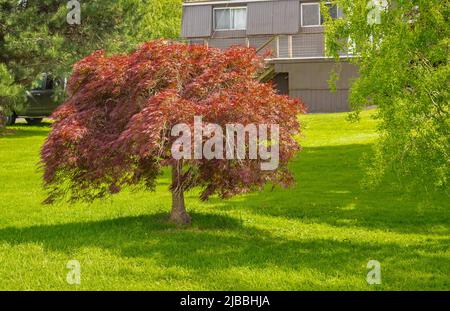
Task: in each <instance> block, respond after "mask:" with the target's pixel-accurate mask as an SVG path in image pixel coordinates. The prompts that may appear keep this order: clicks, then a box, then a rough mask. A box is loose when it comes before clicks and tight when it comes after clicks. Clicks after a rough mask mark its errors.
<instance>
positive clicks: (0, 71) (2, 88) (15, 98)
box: [0, 63, 21, 130]
mask: <svg viewBox="0 0 450 311" xmlns="http://www.w3.org/2000/svg"><path fill="white" fill-rule="evenodd" d="M20 93H21V88H20V87H19V86H18V85H16V84H15V83H14V80H13V78H12V76H11V74H10V73H9V71H8V68H7V67H6V66H5V64H1V63H0V130H1V129H2V127H3V126H4V123H5V117H6V116H7V115H9V113H10V111H11V109H12V107H13V106H14V105H15V104H16V103H17V102H20V97H21V96H20Z"/></svg>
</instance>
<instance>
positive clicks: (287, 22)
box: [272, 0, 300, 34]
mask: <svg viewBox="0 0 450 311" xmlns="http://www.w3.org/2000/svg"><path fill="white" fill-rule="evenodd" d="M299 7H300V2H299V1H297V0H288V1H276V2H274V3H273V29H272V33H274V34H294V33H297V32H298V29H299V26H300V9H299Z"/></svg>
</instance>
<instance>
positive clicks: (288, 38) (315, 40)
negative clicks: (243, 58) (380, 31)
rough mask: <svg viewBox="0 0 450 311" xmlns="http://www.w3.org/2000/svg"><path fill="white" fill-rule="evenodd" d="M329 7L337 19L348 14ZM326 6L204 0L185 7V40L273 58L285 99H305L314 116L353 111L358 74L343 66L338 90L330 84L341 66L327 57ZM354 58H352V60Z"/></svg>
mask: <svg viewBox="0 0 450 311" xmlns="http://www.w3.org/2000/svg"><path fill="white" fill-rule="evenodd" d="M326 5H328V6H329V11H330V14H331V16H332V17H333V18H339V16H341V14H342V12H341V10H340V9H339V8H338V7H334V6H331V4H326ZM320 11H321V5H320V1H319V0H316V1H313V0H246V1H244V0H228V1H224V0H213V1H211V0H200V1H190V2H184V3H183V22H182V37H183V38H185V39H187V40H188V41H189V42H190V43H191V44H206V45H208V46H210V47H217V48H221V49H225V48H227V47H230V46H232V45H244V46H249V47H254V48H256V49H258V51H259V53H261V54H264V55H266V54H265V53H267V52H270V56H267V62H268V64H270V65H271V66H272V68H273V74H272V75H271V76H270V79H273V81H274V82H275V84H276V86H277V88H278V90H279V92H280V93H285V94H289V95H290V96H292V97H299V98H301V99H302V100H303V102H305V104H306V106H307V108H308V112H338V111H348V110H349V107H348V90H349V87H350V83H351V79H352V78H353V77H356V76H357V68H356V67H355V66H354V65H352V64H350V63H348V62H345V61H344V62H342V63H341V65H340V69H339V71H338V72H339V75H340V79H339V80H338V82H337V90H336V91H335V92H332V91H330V89H329V85H328V82H327V81H328V80H329V78H330V74H331V72H332V70H333V67H334V66H335V63H334V61H333V60H331V59H330V58H328V57H326V56H325V45H324V27H323V26H322V24H323V17H322V14H321V12H320ZM348 57H351V55H348Z"/></svg>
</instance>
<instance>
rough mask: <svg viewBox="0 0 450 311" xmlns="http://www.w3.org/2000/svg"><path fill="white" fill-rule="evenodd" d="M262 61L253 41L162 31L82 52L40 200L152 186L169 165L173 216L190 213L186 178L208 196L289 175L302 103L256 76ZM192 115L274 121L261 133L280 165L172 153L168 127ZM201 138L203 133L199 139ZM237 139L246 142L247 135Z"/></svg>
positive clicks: (280, 181) (58, 118)
mask: <svg viewBox="0 0 450 311" xmlns="http://www.w3.org/2000/svg"><path fill="white" fill-rule="evenodd" d="M263 66H264V62H263V59H262V58H260V57H259V56H257V55H256V52H255V50H254V49H249V48H244V47H233V48H230V49H228V50H226V51H225V52H222V51H220V50H219V49H213V48H207V47H205V46H189V45H185V44H170V43H169V42H167V41H162V40H157V41H153V42H148V43H146V44H143V45H142V46H141V47H140V48H139V49H138V50H137V51H135V52H132V53H130V54H120V55H115V56H110V57H108V56H107V55H105V53H104V52H103V51H97V52H95V53H93V54H91V55H90V56H88V57H86V58H85V59H83V60H81V61H80V62H78V63H77V64H76V65H75V66H74V70H73V75H72V77H71V78H70V81H69V84H68V93H69V98H68V100H67V101H66V102H65V103H64V104H63V105H62V106H61V107H60V108H59V109H58V110H57V111H56V112H55V113H54V115H53V118H54V120H55V123H54V124H53V127H52V131H51V133H50V135H49V136H48V138H47V140H46V142H45V144H44V146H43V148H42V153H41V154H42V163H43V166H44V169H45V174H44V180H45V185H46V187H47V188H48V190H49V197H48V199H47V202H52V201H53V200H55V199H58V198H68V199H69V200H73V201H75V200H93V199H96V198H100V197H103V196H105V195H108V194H114V193H117V192H119V191H120V190H121V189H122V188H123V187H125V186H130V185H132V186H141V187H143V188H145V189H147V190H153V189H154V187H155V182H156V177H157V176H158V175H159V173H160V172H161V169H162V167H164V166H171V167H172V172H173V176H172V177H173V178H172V185H171V188H170V189H171V190H172V194H173V202H174V203H173V209H172V216H173V215H174V213H175V214H177V213H178V214H179V215H178V216H179V217H178V218H177V216H176V215H175V216H174V217H175V219H174V220H175V221H177V222H188V221H189V218H188V217H187V215H186V213H185V212H184V199H183V192H184V191H186V190H189V189H191V188H192V187H195V186H199V187H200V188H201V189H202V190H201V198H202V199H207V198H208V197H210V196H211V195H213V194H218V195H219V196H220V197H222V198H225V197H229V196H232V195H236V194H239V193H244V192H248V191H253V190H258V189H261V187H262V186H263V185H264V184H266V183H268V182H271V183H273V184H274V185H282V186H288V185H290V184H292V182H293V178H292V175H291V174H290V172H289V170H288V162H289V160H290V159H291V158H292V157H293V156H294V155H295V153H296V152H297V151H298V150H299V146H298V144H297V142H296V140H295V138H294V135H296V134H298V133H299V123H298V120H297V115H298V114H299V113H300V112H301V111H303V104H302V103H301V102H300V101H298V100H294V99H290V98H289V97H287V96H283V95H279V94H277V93H276V91H275V90H274V88H273V86H272V85H271V84H264V83H260V82H258V81H257V79H255V77H256V75H257V74H258V72H259V71H260V70H262V68H263ZM197 116H201V117H202V118H203V122H204V123H208V124H216V125H218V126H220V127H221V128H225V127H226V125H227V124H236V123H239V124H243V125H244V126H246V125H248V124H258V125H259V124H276V125H278V126H279V138H277V139H278V140H277V141H273V140H272V139H271V138H267V139H266V140H265V142H262V143H263V144H268V146H269V148H271V147H270V145H271V144H273V143H278V145H279V166H278V168H277V169H275V170H266V171H264V170H261V168H260V165H261V163H262V162H263V161H264V159H263V157H261V156H258V158H255V159H251V158H249V157H248V156H245V157H243V158H236V159H227V158H222V159H219V158H214V159H207V158H205V157H201V158H190V159H181V160H180V159H178V160H176V159H175V158H174V156H173V154H172V147H171V146H172V145H173V144H174V143H175V140H176V137H174V136H172V135H171V129H172V128H173V127H174V126H175V125H177V124H186V125H187V126H188V127H189V128H190V129H191V130H192V131H194V130H195V129H194V128H193V127H194V119H195V117H197ZM271 137H272V136H271ZM208 138H209V137H208V135H206V136H205V135H203V137H201V140H202V145H203V144H204V143H205V141H206V140H207V139H208ZM233 139H234V136H233ZM221 144H222V143H221ZM244 144H245V148H244V150H245V151H247V150H248V149H249V148H250V142H249V140H248V139H246V140H245V142H244ZM224 147H225V146H223V144H222V148H221V149H222V150H224V149H225V148H224ZM177 202H178V203H177ZM180 207H181V209H180ZM180 215H181V216H180ZM180 217H181V219H180Z"/></svg>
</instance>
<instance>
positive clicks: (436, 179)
mask: <svg viewBox="0 0 450 311" xmlns="http://www.w3.org/2000/svg"><path fill="white" fill-rule="evenodd" d="M333 3H335V4H338V6H339V7H340V8H341V9H342V10H343V12H344V16H343V17H342V18H339V19H335V20H333V19H331V18H330V16H327V17H326V24H325V25H326V46H327V51H328V53H329V55H332V56H334V57H336V58H337V59H338V58H340V57H341V56H342V55H346V54H347V53H349V52H351V53H352V56H353V57H352V58H350V60H351V61H352V62H354V63H356V64H357V65H358V67H359V78H358V79H356V81H355V82H354V84H353V85H352V87H351V94H350V102H351V105H352V107H353V109H354V113H353V115H352V116H353V117H357V116H358V112H359V111H360V110H361V109H363V108H364V107H366V106H368V105H376V106H377V107H378V109H377V118H378V119H379V120H380V126H379V132H380V135H381V139H380V141H379V143H378V144H377V146H376V148H375V152H374V155H373V157H371V158H370V159H367V163H368V166H369V170H368V172H369V176H370V179H369V181H370V183H372V184H376V183H378V182H381V181H382V180H383V176H384V175H385V174H388V173H395V174H397V176H398V177H399V181H401V184H402V185H403V186H407V187H414V188H416V187H417V186H419V187H421V188H427V189H428V190H431V189H435V188H440V189H447V190H448V188H447V187H448V181H449V164H450V157H449V151H450V144H449V140H450V118H449V81H450V67H449V62H448V60H449V40H450V39H449V38H450V23H449V13H450V11H449V10H450V9H449V5H448V2H447V1H440V0H414V1H410V0H408V1H404V0H396V1H385V0H384V1H379V0H376V1H366V0H352V1H347V0H337V1H333Z"/></svg>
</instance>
